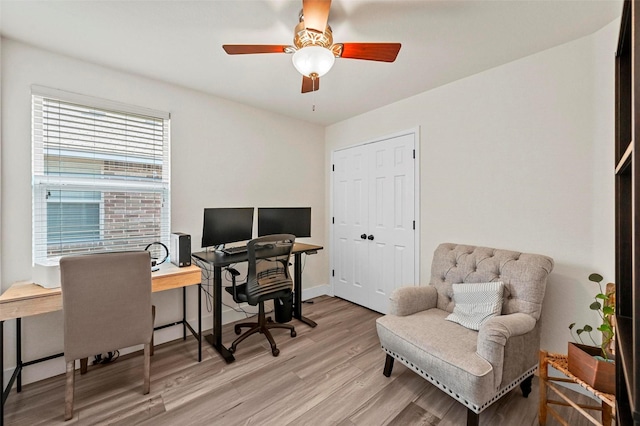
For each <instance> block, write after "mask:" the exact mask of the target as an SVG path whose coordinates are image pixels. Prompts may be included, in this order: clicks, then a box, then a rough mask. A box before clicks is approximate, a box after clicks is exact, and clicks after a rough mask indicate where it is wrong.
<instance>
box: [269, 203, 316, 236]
mask: <svg viewBox="0 0 640 426" xmlns="http://www.w3.org/2000/svg"><path fill="white" fill-rule="evenodd" d="M272 234H293V235H295V236H296V238H302V237H310V236H311V207H260V208H258V236H260V237H262V236H263V235H272Z"/></svg>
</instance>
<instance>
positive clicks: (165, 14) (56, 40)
mask: <svg viewBox="0 0 640 426" xmlns="http://www.w3.org/2000/svg"><path fill="white" fill-rule="evenodd" d="M301 4H302V3H301V1H300V0H295V1H290V0H255V1H247V0H233V1H220V0H215V1H213V0H209V1H178V0H174V1H133V0H130V1H116V0H108V1H104V0H102V1H100V0H94V1H91V0H89V1H60V0H48V1H25V0H0V33H1V34H2V35H3V36H5V37H8V38H12V39H15V40H20V41H23V42H26V43H29V44H32V45H35V46H39V47H42V48H44V49H48V50H51V51H54V52H58V53H61V54H65V55H69V56H72V57H77V58H81V59H84V60H87V61H90V62H95V63H98V64H101V65H104V66H108V67H112V68H115V69H119V70H123V71H127V72H132V73H136V74H140V75H143V76H146V77H150V78H155V79H159V80H164V81H167V82H171V83H175V84H178V85H181V86H184V87H188V88H192V89H195V90H198V91H202V92H206V93H210V94H212V95H215V96H219V97H222V98H226V99H230V100H234V101H238V102H242V103H244V104H248V105H253V106H255V107H258V108H262V109H267V110H271V111H275V112H278V113H281V114H284V115H287V116H290V117H294V118H298V119H301V120H305V121H309V122H314V123H319V124H323V125H326V124H331V123H335V122H338V121H341V120H344V119H347V118H349V117H353V116H355V115H358V114H362V113H364V112H367V111H370V110H372V109H375V108H378V107H380V106H383V105H386V104H390V103H392V102H395V101H398V100H400V99H404V98H407V97H409V96H412V95H415V94H417V93H420V92H424V91H426V90H429V89H433V88H435V87H438V86H441V85H443V84H446V83H449V82H451V81H454V80H457V79H460V78H463V77H466V76H469V75H473V74H476V73H478V72H480V71H483V70H486V69H489V68H492V67H495V66H498V65H501V64H505V63H507V62H510V61H513V60H515V59H518V58H522V57H524V56H528V55H531V54H533V53H535V52H538V51H541V50H545V49H548V48H550V47H553V46H557V45H559V44H562V43H566V42H568V41H570V40H574V39H576V38H579V37H583V36H585V35H588V34H591V33H593V32H595V31H597V30H598V29H600V28H602V27H603V26H605V25H606V24H608V23H609V22H611V21H613V20H614V19H616V18H618V17H619V16H620V14H621V11H622V1H621V0H598V1H578V0H575V1H571V0H553V1H525V0H512V1H481V0H475V1H427V0H423V1H418V0H416V1H391V0H385V1H381V0H379V1H372V0H369V1H355V0H334V1H333V3H332V6H331V13H330V15H329V24H330V25H331V27H332V29H333V36H334V41H335V42H400V43H402V49H401V50H400V53H399V55H398V58H397V60H396V62H394V63H381V62H370V61H360V60H353V59H337V60H336V64H335V66H334V67H333V69H332V70H331V71H330V72H329V73H328V74H327V75H325V76H324V77H322V79H321V86H320V90H319V91H318V92H316V93H315V94H313V93H307V94H301V93H300V87H301V80H302V78H301V76H300V75H299V74H298V73H297V72H296V70H295V69H294V68H293V65H292V64H291V57H290V56H289V55H285V54H262V55H241V56H228V55H226V54H225V52H224V51H223V50H222V47H221V45H222V44H292V38H293V28H294V27H295V25H296V24H297V22H298V13H299V11H300V9H301ZM614 49H615V46H612V57H613V51H614ZM314 103H315V105H316V110H315V111H312V105H313V104H314Z"/></svg>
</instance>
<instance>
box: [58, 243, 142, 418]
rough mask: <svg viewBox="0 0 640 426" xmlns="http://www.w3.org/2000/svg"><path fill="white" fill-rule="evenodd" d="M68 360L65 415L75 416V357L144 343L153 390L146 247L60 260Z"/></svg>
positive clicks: (65, 347)
mask: <svg viewBox="0 0 640 426" xmlns="http://www.w3.org/2000/svg"><path fill="white" fill-rule="evenodd" d="M60 281H61V287H62V303H63V315H64V357H65V361H66V362H67V368H66V371H67V373H66V374H67V379H66V394H65V420H69V419H71V418H72V417H73V402H74V401H73V400H74V388H75V360H76V359H80V360H82V361H81V364H82V370H86V359H87V358H88V357H90V356H93V355H95V354H100V353H105V352H109V351H112V350H114V349H122V348H126V347H130V346H134V345H138V344H144V363H143V368H142V370H143V376H144V385H143V393H144V394H147V393H149V388H150V380H149V374H150V366H151V358H150V356H151V341H152V336H153V319H152V307H151V258H150V256H149V253H148V252H146V251H142V252H124V253H122V252H121V253H101V254H92V255H84V256H67V257H63V258H62V259H60Z"/></svg>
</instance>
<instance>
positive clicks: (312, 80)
mask: <svg viewBox="0 0 640 426" xmlns="http://www.w3.org/2000/svg"><path fill="white" fill-rule="evenodd" d="M311 85H312V87H311V88H312V89H313V90H312V91H311V96H313V100H312V102H313V107H311V111H313V112H316V78H315V77H311Z"/></svg>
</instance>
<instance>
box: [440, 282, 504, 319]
mask: <svg viewBox="0 0 640 426" xmlns="http://www.w3.org/2000/svg"><path fill="white" fill-rule="evenodd" d="M452 287H453V299H454V300H455V303H456V304H455V306H454V308H453V312H452V313H451V314H449V316H447V318H446V319H447V320H449V321H453V322H457V323H458V324H460V325H461V326H463V327H467V328H469V329H471V330H479V329H480V325H481V324H482V323H483V322H484V321H486V320H488V319H489V318H491V317H494V316H496V315H500V311H502V292H503V290H502V289H503V284H502V281H497V282H492V283H481V284H453V285H452Z"/></svg>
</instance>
